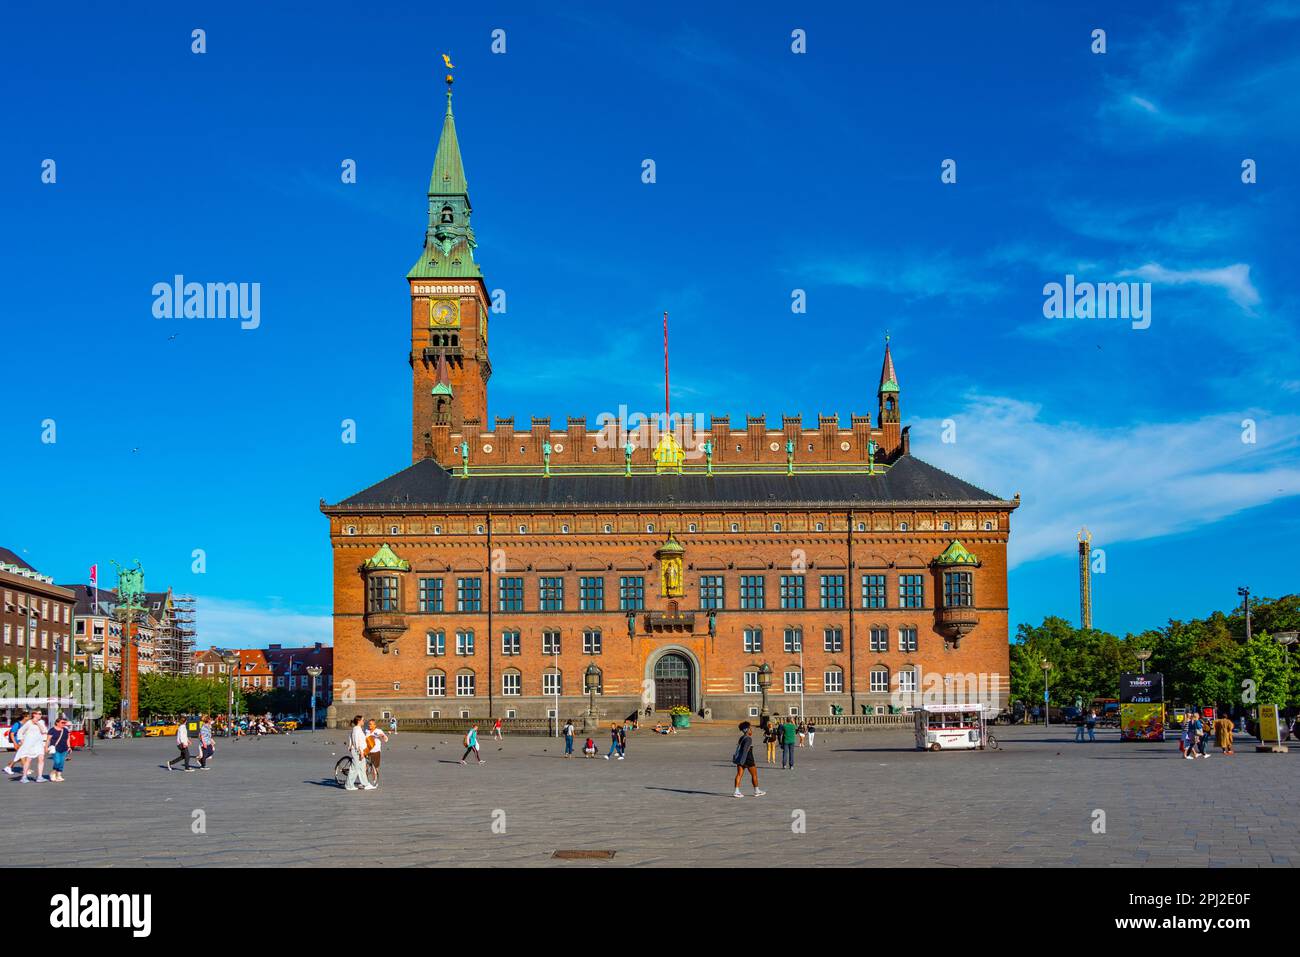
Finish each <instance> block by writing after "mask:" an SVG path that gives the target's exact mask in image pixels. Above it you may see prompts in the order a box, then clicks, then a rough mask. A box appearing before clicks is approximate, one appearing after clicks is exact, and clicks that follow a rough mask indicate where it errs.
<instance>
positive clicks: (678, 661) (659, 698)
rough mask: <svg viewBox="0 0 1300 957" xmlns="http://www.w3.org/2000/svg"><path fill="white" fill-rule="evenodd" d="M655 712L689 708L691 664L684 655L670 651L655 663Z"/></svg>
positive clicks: (690, 699) (690, 698)
mask: <svg viewBox="0 0 1300 957" xmlns="http://www.w3.org/2000/svg"><path fill="white" fill-rule="evenodd" d="M654 679H655V710H656V711H666V710H668V709H669V708H675V707H677V706H678V705H681V706H683V707H686V708H689V707H691V701H692V700H693V699H692V697H691V663H690V662H689V661H688V660H687V659H686V656H685V655H679V654H678V653H677V652H675V651H670V652H668V653H667V654H665V655H662V656H661V657H660V658H659V660H658V661H656V662H655V671H654Z"/></svg>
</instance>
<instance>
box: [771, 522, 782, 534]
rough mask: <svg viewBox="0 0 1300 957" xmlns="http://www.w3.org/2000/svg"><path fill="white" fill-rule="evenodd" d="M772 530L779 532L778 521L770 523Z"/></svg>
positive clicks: (779, 524)
mask: <svg viewBox="0 0 1300 957" xmlns="http://www.w3.org/2000/svg"><path fill="white" fill-rule="evenodd" d="M772 531H774V532H779V531H781V523H780V522H773V523H772Z"/></svg>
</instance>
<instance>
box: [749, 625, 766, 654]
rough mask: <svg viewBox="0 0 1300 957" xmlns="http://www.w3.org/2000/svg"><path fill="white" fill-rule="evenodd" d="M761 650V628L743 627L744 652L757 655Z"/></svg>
mask: <svg viewBox="0 0 1300 957" xmlns="http://www.w3.org/2000/svg"><path fill="white" fill-rule="evenodd" d="M762 650H763V629H762V628H746V629H745V654H747V655H757V654H759V653H761V652H762Z"/></svg>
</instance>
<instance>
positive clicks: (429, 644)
mask: <svg viewBox="0 0 1300 957" xmlns="http://www.w3.org/2000/svg"><path fill="white" fill-rule="evenodd" d="M424 653H425V654H426V655H445V654H446V653H447V636H446V635H445V634H444V633H443V632H441V631H431V632H428V633H427V634H426V635H425V636H424Z"/></svg>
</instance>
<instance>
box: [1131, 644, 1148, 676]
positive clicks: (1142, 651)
mask: <svg viewBox="0 0 1300 957" xmlns="http://www.w3.org/2000/svg"><path fill="white" fill-rule="evenodd" d="M1134 657H1136V658H1137V660H1138V663H1139V664H1140V665H1141V667H1142V673H1143V674H1146V673H1147V662H1148V661H1150V660H1151V649H1150V648H1139V649H1138V650H1137V652H1136V653H1135V655H1134Z"/></svg>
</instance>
